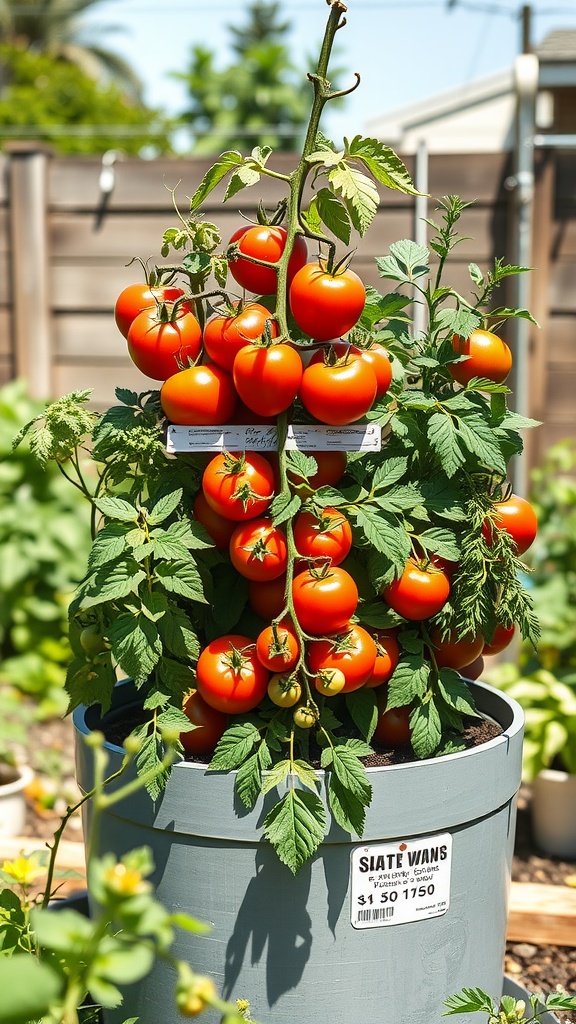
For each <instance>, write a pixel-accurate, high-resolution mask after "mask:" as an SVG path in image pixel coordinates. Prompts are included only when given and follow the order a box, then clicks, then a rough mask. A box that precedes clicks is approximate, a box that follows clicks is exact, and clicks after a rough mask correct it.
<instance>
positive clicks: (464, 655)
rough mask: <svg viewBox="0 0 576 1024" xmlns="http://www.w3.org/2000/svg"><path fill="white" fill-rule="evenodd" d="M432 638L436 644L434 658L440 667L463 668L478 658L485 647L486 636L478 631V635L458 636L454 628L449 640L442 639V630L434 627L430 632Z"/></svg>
mask: <svg viewBox="0 0 576 1024" xmlns="http://www.w3.org/2000/svg"><path fill="white" fill-rule="evenodd" d="M430 639H431V641H432V643H433V645H434V651H433V653H434V658H435V659H436V664H437V665H438V668H455V669H461V668H464V666H465V665H470V664H471V662H473V661H475V660H476V658H478V657H479V656H480V655H481V654H482V651H483V649H484V642H485V641H484V637H483V636H481V634H480V633H478V634H477V635H476V636H471V635H470V634H467V635H466V636H461V637H458V636H457V635H456V633H455V632H454V630H452V631H451V633H450V635H449V637H448V639H447V640H441V639H440V630H438V629H434V630H432V632H431V633H430Z"/></svg>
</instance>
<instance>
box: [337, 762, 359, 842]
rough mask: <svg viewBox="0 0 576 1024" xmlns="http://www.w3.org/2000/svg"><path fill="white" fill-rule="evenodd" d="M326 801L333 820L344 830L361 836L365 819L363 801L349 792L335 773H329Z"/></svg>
mask: <svg viewBox="0 0 576 1024" xmlns="http://www.w3.org/2000/svg"><path fill="white" fill-rule="evenodd" d="M328 802H329V805H330V810H331V812H332V815H333V817H334V819H335V821H337V822H338V824H339V825H340V828H343V829H344V831H345V832H355V833H356V835H357V836H359V837H361V836H362V833H363V831H364V823H365V821H366V810H365V807H366V805H365V803H363V801H362V800H360V799H359V798H358V797H357V796H356V795H355V793H353V792H351V790H350V789H348V788H347V787H346V786H345V785H344V784H343V783H342V782H341V781H340V779H339V778H338V776H337V775H336V774H335V773H333V772H332V773H331V774H330V784H329V787H328Z"/></svg>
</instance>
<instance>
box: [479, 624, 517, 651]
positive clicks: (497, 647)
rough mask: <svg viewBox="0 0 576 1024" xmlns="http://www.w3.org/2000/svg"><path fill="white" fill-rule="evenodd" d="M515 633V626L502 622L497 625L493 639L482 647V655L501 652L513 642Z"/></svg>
mask: <svg viewBox="0 0 576 1024" xmlns="http://www.w3.org/2000/svg"><path fill="white" fill-rule="evenodd" d="M514 633H515V626H503V625H502V624H501V623H500V624H499V625H498V626H496V629H495V630H494V633H493V634H492V638H491V640H487V641H486V643H485V644H484V647H483V648H482V656H483V657H489V656H490V655H491V654H501V652H502V651H505V650H506V648H507V647H508V646H509V645H510V644H511V643H512V638H513V636H514Z"/></svg>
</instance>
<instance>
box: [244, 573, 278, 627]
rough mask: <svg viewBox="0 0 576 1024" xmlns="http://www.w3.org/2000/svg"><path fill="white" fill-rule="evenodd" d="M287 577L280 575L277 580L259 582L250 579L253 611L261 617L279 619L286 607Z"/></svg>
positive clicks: (250, 596) (249, 594) (249, 595)
mask: <svg viewBox="0 0 576 1024" xmlns="http://www.w3.org/2000/svg"><path fill="white" fill-rule="evenodd" d="M285 592H286V577H285V576H278V577H277V578H276V579H275V580H266V581H265V582H263V583H259V582H258V581H257V580H250V582H249V583H248V603H249V605H250V607H251V609H252V611H253V612H256V615H259V616H260V618H261V619H268V621H270V619H277V618H278V616H279V615H281V614H282V612H283V611H284V608H285V607H286V600H285V596H284V595H285Z"/></svg>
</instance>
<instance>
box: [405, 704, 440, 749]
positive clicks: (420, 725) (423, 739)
mask: <svg viewBox="0 0 576 1024" xmlns="http://www.w3.org/2000/svg"><path fill="white" fill-rule="evenodd" d="M410 730H411V743H412V747H413V749H414V753H415V754H416V757H420V758H422V757H431V755H432V754H433V753H434V751H435V750H437V748H438V745H439V743H440V740H441V738H442V725H441V722H440V715H439V713H438V708H437V707H436V704H435V702H434V699H433V698H432V697H431V698H430V699H429V700H427V701H426V702H425V703H423V704H418V706H417V707H415V708H414V709H413V711H412V712H411V714H410Z"/></svg>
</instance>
